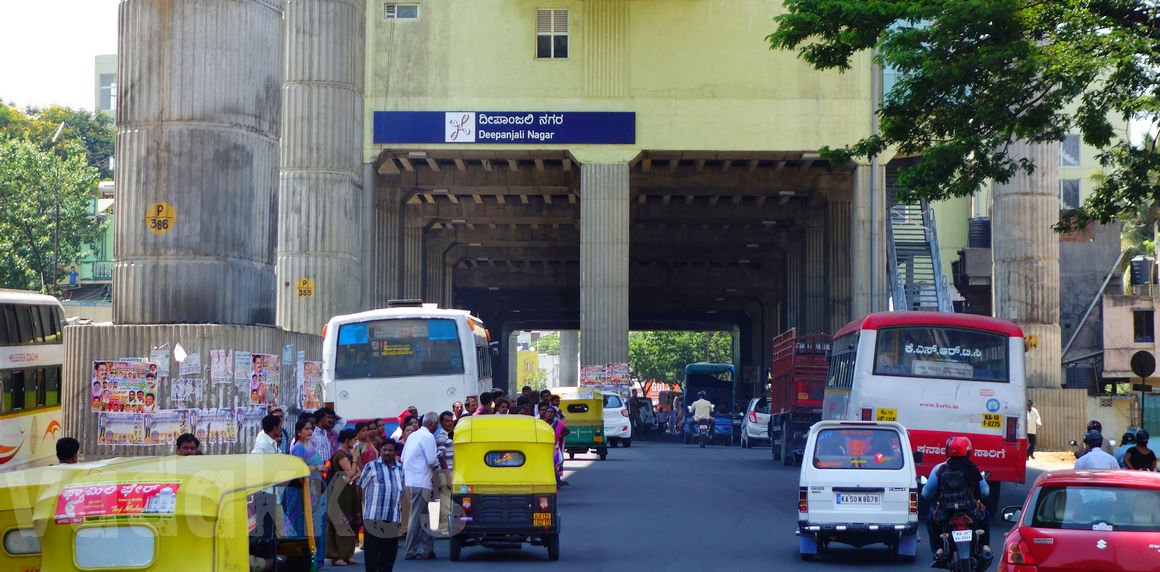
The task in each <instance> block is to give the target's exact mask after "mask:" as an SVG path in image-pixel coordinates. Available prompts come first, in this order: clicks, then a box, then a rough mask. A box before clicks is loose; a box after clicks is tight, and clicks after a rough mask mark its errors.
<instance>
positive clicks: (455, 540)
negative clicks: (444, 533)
mask: <svg viewBox="0 0 1160 572" xmlns="http://www.w3.org/2000/svg"><path fill="white" fill-rule="evenodd" d="M450 541H451V547H450V550H449V552H450V553H451V561H452V562H459V556H460V553H461V552H462V551H463V539H462V538H460V537H459V535H455V536H452V537H451V539H450Z"/></svg>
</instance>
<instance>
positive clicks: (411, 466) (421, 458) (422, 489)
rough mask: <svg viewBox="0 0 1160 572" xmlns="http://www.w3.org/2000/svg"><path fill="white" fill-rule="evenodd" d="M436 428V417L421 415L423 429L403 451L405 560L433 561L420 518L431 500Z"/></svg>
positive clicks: (436, 463)
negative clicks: (406, 509)
mask: <svg viewBox="0 0 1160 572" xmlns="http://www.w3.org/2000/svg"><path fill="white" fill-rule="evenodd" d="M483 395H487V394H486V393H485V394H483ZM438 426H439V414H438V413H435V412H434V411H428V412H427V413H425V414H423V426H422V427H420V428H419V430H417V431H415V432H414V433H412V434H411V436H410V437H408V439H407V446H406V447H403V480H404V481H405V482H406V486H407V497H408V498H409V499H410V500H411V514H410V516H409V518H408V519H407V545H406V550H405V553H404V558H405V559H407V560H434V559H435V546H434V538H432V536H431V533H430V532H429V530H428V527H427V524H426V523H425V522H424V520H426V519H424V518H423V517H424V516H425V515H426V514H427V503H428V502H430V501H431V499H432V498H434V493H433V487H434V471H435V469H437V468H438V467H439V457H438V456H437V454H436V450H437V449H436V446H435V434H434V431H435V428H436V427H438Z"/></svg>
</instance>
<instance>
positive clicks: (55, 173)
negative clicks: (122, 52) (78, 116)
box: [50, 121, 64, 295]
mask: <svg viewBox="0 0 1160 572" xmlns="http://www.w3.org/2000/svg"><path fill="white" fill-rule="evenodd" d="M62 131H64V122H63V121H61V122H60V127H57V128H56V133H54V134H53V135H52V146H55V145H56V141H57V139H60V134H61V132H62ZM50 147H51V146H50ZM52 177H53V186H54V187H56V215H55V216H54V225H53V226H54V237H53V250H52V288H53V290H54V292H55V291H56V290H57V289H58V288H59V287H60V284H59V283H60V275H59V274H58V272H59V268H58V267H59V266H60V164H59V163H58V162H57V160H56V158H53V166H52ZM54 295H55V293H54Z"/></svg>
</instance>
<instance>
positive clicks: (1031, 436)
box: [1027, 399, 1043, 459]
mask: <svg viewBox="0 0 1160 572" xmlns="http://www.w3.org/2000/svg"><path fill="white" fill-rule="evenodd" d="M1040 427H1043V418H1042V417H1040V416H1039V410H1038V409H1036V408H1035V402H1034V401H1031V400H1030V399H1028V400H1027V458H1028V459H1034V458H1035V435H1036V434H1037V433H1039V428H1040Z"/></svg>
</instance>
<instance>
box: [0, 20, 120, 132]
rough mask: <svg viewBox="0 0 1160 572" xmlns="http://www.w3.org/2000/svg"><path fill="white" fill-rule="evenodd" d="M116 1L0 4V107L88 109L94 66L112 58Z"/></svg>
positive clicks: (115, 24) (115, 28)
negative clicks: (108, 56) (0, 19)
mask: <svg viewBox="0 0 1160 572" xmlns="http://www.w3.org/2000/svg"><path fill="white" fill-rule="evenodd" d="M118 4H119V2H118V0H0V14H4V23H3V24H0V54H3V61H4V64H3V66H0V101H3V102H5V103H15V104H16V106H17V107H19V108H22V109H23V108H24V107H26V106H30V105H32V106H37V107H45V106H48V105H51V104H60V105H64V106H68V107H80V108H84V109H89V110H91V109H93V103H94V102H93V97H94V94H93V81H94V79H93V62H94V58H95V57H96V56H97V55H100V54H114V53H116V52H117V6H118Z"/></svg>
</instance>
